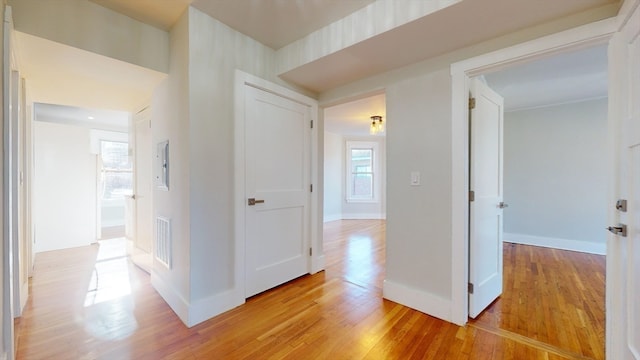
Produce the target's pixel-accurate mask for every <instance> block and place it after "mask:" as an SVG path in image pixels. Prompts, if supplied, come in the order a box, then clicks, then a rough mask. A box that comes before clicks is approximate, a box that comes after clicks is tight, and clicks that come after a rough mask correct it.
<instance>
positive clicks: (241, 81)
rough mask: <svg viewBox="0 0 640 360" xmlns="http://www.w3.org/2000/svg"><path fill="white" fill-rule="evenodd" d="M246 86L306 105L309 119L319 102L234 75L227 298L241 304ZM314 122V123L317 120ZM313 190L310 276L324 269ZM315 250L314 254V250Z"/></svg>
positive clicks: (314, 138)
mask: <svg viewBox="0 0 640 360" xmlns="http://www.w3.org/2000/svg"><path fill="white" fill-rule="evenodd" d="M245 86H251V87H254V88H256V89H260V90H263V91H266V92H269V93H272V94H276V95H278V96H282V97H285V98H287V99H289V100H292V101H295V102H297V103H300V104H303V105H306V106H308V107H309V111H310V113H311V120H316V119H317V118H318V102H317V101H316V100H314V99H312V98H310V97H307V96H304V95H301V94H299V93H296V92H294V91H292V90H290V89H287V88H285V87H282V86H280V85H277V84H274V83H272V82H270V81H267V80H264V79H261V78H259V77H256V76H253V75H251V74H248V73H246V72H244V71H241V70H236V72H235V88H234V110H235V111H234V164H235V166H234V168H235V172H234V184H235V188H234V203H233V204H234V215H235V216H234V243H235V246H234V250H235V255H234V260H235V261H234V264H235V266H234V287H233V288H232V289H231V290H230V294H229V296H230V297H231V298H233V301H230V303H235V304H237V305H240V304H242V303H244V301H245V242H246V235H245V223H246V218H245V201H246V199H245V193H244V192H245V191H244V184H245V177H246V173H245V169H244V164H245V156H246V154H245V141H244V133H245V109H244V104H245ZM316 122H317V121H316ZM317 129H318V126H314V128H313V129H311V141H310V144H309V146H310V150H311V164H310V169H311V170H310V172H311V174H310V182H311V184H319V183H320V181H319V180H318V161H319V160H318V131H317ZM317 188H318V186H316V189H314V191H313V192H311V194H310V203H309V206H310V208H309V213H310V215H309V216H310V219H309V228H310V234H309V237H310V239H309V244H310V247H311V249H312V253H313V255H312V256H311V257H310V261H309V262H308V271H309V273H311V274H313V273H316V272H318V271H321V270H323V269H324V256H323V255H322V251H318V250H320V249H322V237H321V236H319V234H320V235H321V234H322V227H321V226H319V222H321V221H322V213H321V211H322V209H321V208H319V197H318V194H319V193H321V191H319V189H317ZM314 250H315V251H314Z"/></svg>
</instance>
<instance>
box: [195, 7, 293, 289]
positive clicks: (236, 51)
mask: <svg viewBox="0 0 640 360" xmlns="http://www.w3.org/2000/svg"><path fill="white" fill-rule="evenodd" d="M274 59H275V52H274V50H273V49H270V48H268V47H266V46H265V45H262V44H260V43H259V42H257V41H255V40H253V39H251V38H249V37H247V36H245V35H243V34H241V33H239V32H237V31H235V30H233V29H231V28H230V27H228V26H227V25H225V24H223V23H221V22H220V21H218V20H215V19H213V18H212V17H210V16H209V15H206V14H205V13H203V12H201V11H199V10H197V9H195V8H193V7H190V8H189V133H188V134H189V142H188V151H189V162H190V164H193V166H191V168H190V169H189V179H188V186H189V187H188V189H189V198H190V204H189V216H190V222H189V227H190V231H191V235H190V236H191V244H190V253H191V267H192V269H198V270H197V271H191V297H192V302H194V301H198V300H204V299H207V298H212V297H214V296H215V295H216V294H221V293H223V292H225V291H227V290H229V289H231V288H233V287H234V271H233V269H234V261H233V258H234V256H233V253H234V244H235V242H234V236H233V224H234V221H233V212H234V203H233V193H234V188H235V186H238V185H240V184H235V183H234V179H233V174H234V171H233V167H234V157H233V152H232V151H230V149H233V146H234V145H233V144H234V143H233V139H234V136H233V124H234V91H233V89H234V87H235V82H234V81H235V78H234V76H235V70H236V69H239V70H242V71H244V72H247V73H249V74H252V75H255V76H258V77H260V78H263V79H266V80H270V81H274V82H279V83H280V82H281V80H279V79H278V78H277V77H276V76H275V70H274V69H275V67H274V61H275V60H274ZM196 299H197V300H196Z"/></svg>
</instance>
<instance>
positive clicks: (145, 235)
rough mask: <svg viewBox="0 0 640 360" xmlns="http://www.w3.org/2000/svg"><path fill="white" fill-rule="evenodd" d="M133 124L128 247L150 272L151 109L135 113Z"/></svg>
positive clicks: (141, 265) (151, 225) (132, 255)
mask: <svg viewBox="0 0 640 360" xmlns="http://www.w3.org/2000/svg"><path fill="white" fill-rule="evenodd" d="M133 126H134V168H133V173H134V188H133V194H134V195H133V196H132V198H133V204H132V205H133V206H131V208H132V209H131V210H132V211H131V213H132V215H133V218H132V219H128V220H129V221H127V222H129V223H130V224H131V225H133V228H134V229H135V230H134V231H131V230H127V232H128V233H133V248H132V249H130V255H131V259H132V261H133V262H134V263H135V264H136V265H138V266H140V267H141V268H142V269H144V270H146V271H148V272H150V271H151V251H152V235H153V224H152V212H153V209H152V204H151V186H152V182H153V180H152V175H151V164H152V155H151V147H152V145H151V111H150V109H149V108H146V109H144V110H142V111H141V112H139V113H137V114H136V115H135V116H134V118H133Z"/></svg>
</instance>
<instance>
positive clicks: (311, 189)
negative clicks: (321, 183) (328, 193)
mask: <svg viewBox="0 0 640 360" xmlns="http://www.w3.org/2000/svg"><path fill="white" fill-rule="evenodd" d="M309 192H313V184H310V185H309Z"/></svg>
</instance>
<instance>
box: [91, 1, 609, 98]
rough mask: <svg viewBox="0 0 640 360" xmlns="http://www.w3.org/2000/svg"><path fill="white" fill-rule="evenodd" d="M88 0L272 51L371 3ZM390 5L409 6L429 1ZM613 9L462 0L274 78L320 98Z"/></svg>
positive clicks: (601, 4)
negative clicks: (190, 17)
mask: <svg viewBox="0 0 640 360" xmlns="http://www.w3.org/2000/svg"><path fill="white" fill-rule="evenodd" d="M92 1H93V2H95V3H98V4H100V5H102V6H105V7H108V8H111V9H113V10H115V11H118V12H121V13H124V14H125V15H128V16H130V17H132V18H136V19H138V20H141V21H144V22H147V23H149V24H152V25H155V26H158V27H160V28H162V29H165V30H166V29H170V28H171V26H172V25H173V24H174V23H175V21H176V20H177V18H178V17H179V16H180V14H181V13H182V12H184V10H185V8H186V7H187V6H188V5H189V4H191V5H192V6H193V7H195V8H197V9H199V10H201V11H203V12H205V13H207V14H209V15H210V16H212V17H214V18H216V19H218V20H220V21H222V22H223V23H225V24H227V25H229V26H230V27H232V28H234V29H236V30H237V31H239V32H241V33H244V34H246V35H248V36H250V37H252V38H254V39H256V40H258V41H260V42H262V43H264V44H266V45H268V46H270V47H272V48H274V49H279V48H281V47H283V46H285V45H287V44H289V43H291V42H293V41H295V40H297V39H300V38H302V37H304V36H306V35H308V34H310V33H312V32H314V31H316V30H318V29H320V28H322V27H324V26H327V25H329V24H331V23H332V22H335V21H336V20H339V19H341V18H343V17H345V16H347V15H349V14H351V13H353V12H354V11H357V10H359V9H362V8H363V7H366V6H367V5H370V4H371V3H372V2H374V1H376V0H233V1H230V0H136V1H131V0H92ZM377 1H388V0H377ZM397 1H407V2H408V4H410V3H411V2H418V1H433V0H397ZM451 3H453V2H451ZM619 3H620V2H619V0H562V1H557V0H536V1H531V0H509V1H504V0H463V1H460V2H457V3H455V4H453V5H451V6H448V7H445V8H443V9H441V10H439V11H436V12H434V13H431V14H429V15H427V16H423V17H421V18H418V19H416V20H414V21H411V22H409V23H406V24H404V25H401V26H398V27H395V28H393V29H391V30H389V31H386V32H383V33H381V34H378V35H376V36H372V37H370V38H368V39H365V40H363V41H360V42H358V43H356V44H354V45H352V46H349V47H346V48H344V49H342V50H339V51H336V52H334V53H331V54H329V55H327V56H323V57H320V58H319V59H316V60H315V61H311V62H309V63H306V64H303V65H301V66H298V67H295V68H292V69H289V70H287V71H285V72H284V73H282V74H280V76H281V77H282V78H283V79H285V80H287V81H289V82H291V83H294V84H297V85H299V86H301V87H303V88H306V89H308V90H310V91H313V92H316V93H321V92H324V91H327V90H330V89H333V88H335V87H338V86H340V85H344V84H347V83H350V82H352V81H355V80H358V79H362V78H365V77H368V76H371V75H374V74H378V73H382V72H386V71H390V70H393V69H396V68H399V67H402V66H406V65H408V64H412V63H416V62H419V61H421V60H425V59H429V58H433V57H436V56H438V55H442V54H445V53H447V52H451V51H454V50H456V49H461V48H464V47H467V46H470V45H473V44H477V43H479V42H482V41H486V40H489V39H493V38H496V37H499V36H503V35H508V34H511V33H513V32H515V31H518V30H521V29H524V28H527V27H532V26H536V25H540V24H544V23H550V22H555V25H554V27H553V28H554V29H556V30H557V29H558V28H563V27H562V24H561V23H562V22H563V21H566V22H567V24H568V25H565V26H575V25H576V21H579V20H575V19H573V20H571V19H570V15H573V14H577V13H582V12H588V11H591V12H593V13H595V12H597V10H598V9H600V10H602V11H601V12H602V14H605V15H601V16H612V15H614V14H615V12H616V11H617V9H618V6H619ZM392 9H393V8H391V10H390V11H392ZM588 16H589V15H584V16H582V18H588ZM594 16H595V15H594ZM358 25H359V26H362V27H368V26H371V24H353V26H354V27H356V26H358Z"/></svg>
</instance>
